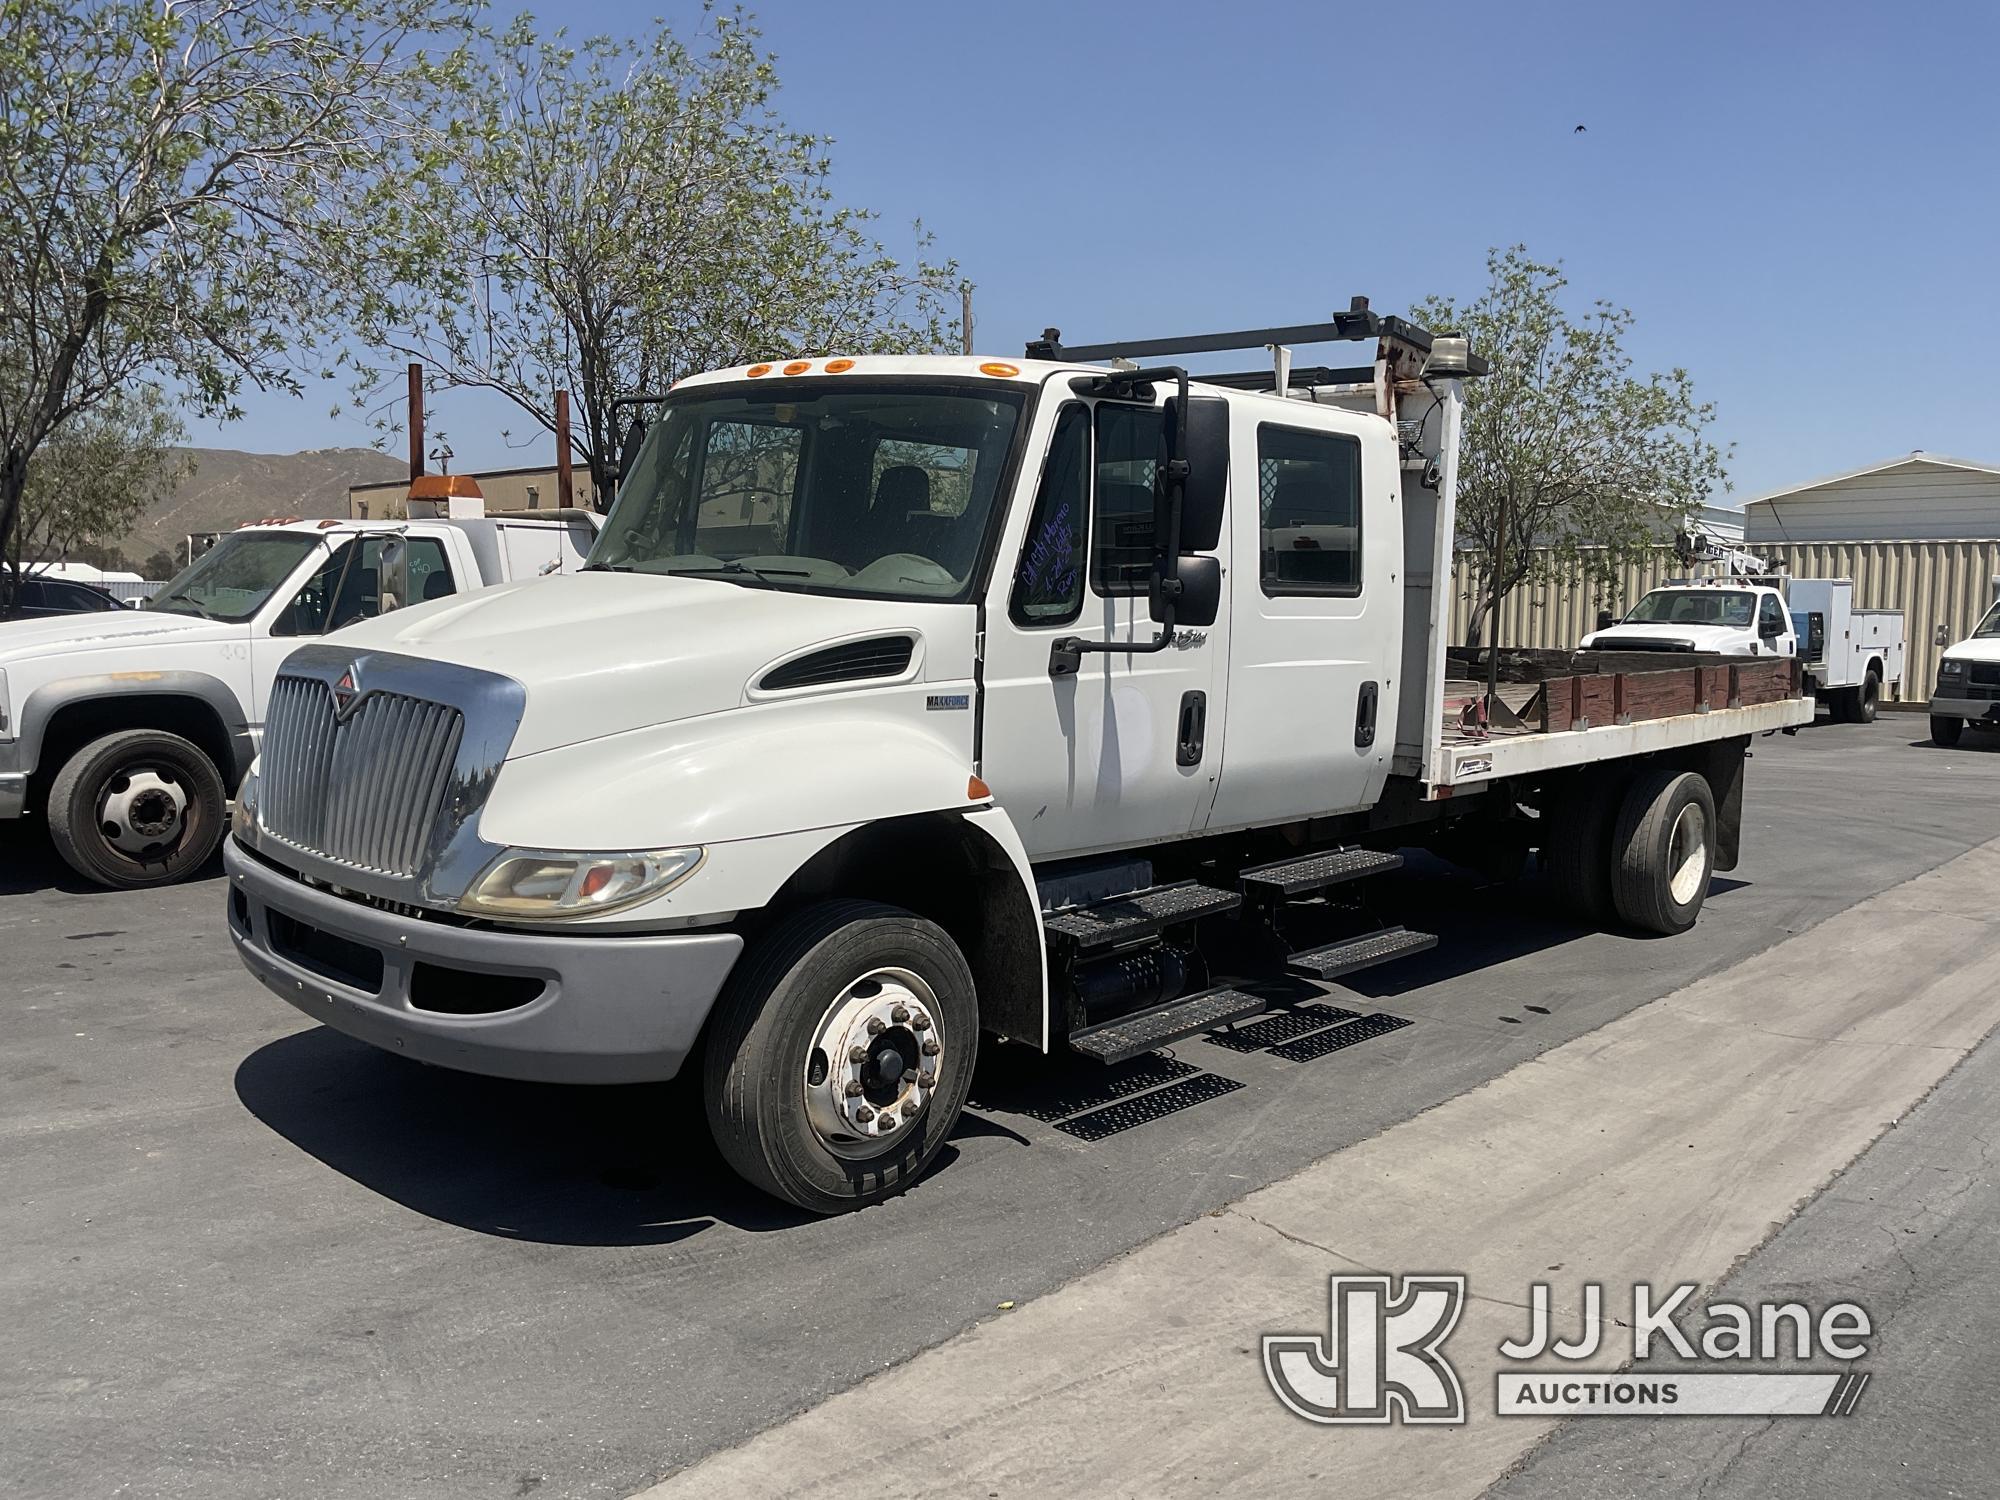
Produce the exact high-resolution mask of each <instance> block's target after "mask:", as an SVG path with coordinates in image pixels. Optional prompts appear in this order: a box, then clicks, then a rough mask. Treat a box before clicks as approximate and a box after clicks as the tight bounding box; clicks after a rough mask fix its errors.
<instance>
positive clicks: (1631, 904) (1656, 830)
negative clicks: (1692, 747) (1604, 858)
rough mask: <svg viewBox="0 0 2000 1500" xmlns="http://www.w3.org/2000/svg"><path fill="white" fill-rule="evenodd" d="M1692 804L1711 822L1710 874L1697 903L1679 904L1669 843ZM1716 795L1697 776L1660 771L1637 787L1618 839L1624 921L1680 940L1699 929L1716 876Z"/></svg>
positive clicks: (1616, 879)
mask: <svg viewBox="0 0 2000 1500" xmlns="http://www.w3.org/2000/svg"><path fill="white" fill-rule="evenodd" d="M1690 800H1692V801H1695V802H1698V803H1699V804H1700V806H1701V809H1702V811H1703V813H1704V814H1705V816H1706V821H1707V835H1706V853H1707V860H1708V872H1707V874H1706V875H1705V876H1704V877H1703V879H1702V883H1701V888H1700V889H1699V890H1697V891H1696V892H1695V896H1694V899H1693V900H1692V901H1690V902H1687V903H1685V904H1682V903H1679V902H1676V901H1675V900H1674V899H1673V895H1672V892H1671V891H1670V890H1669V888H1668V880H1669V878H1670V874H1671V872H1670V871H1669V870H1668V868H1667V866H1668V858H1669V843H1670V841H1671V839H1672V837H1673V827H1674V821H1675V819H1676V818H1677V817H1678V816H1679V814H1680V810H1681V809H1682V808H1683V807H1685V806H1687V805H1688V802H1689V801H1690ZM1715 840H1716V821H1715V793H1714V791H1713V790H1712V789H1711V788H1710V787H1709V784H1708V782H1707V780H1706V779H1705V778H1704V777H1703V776H1702V775H1701V774H1700V773H1699V772H1696V771H1688V770H1682V769H1680V768H1679V767H1675V766H1658V767H1655V768H1653V769H1652V770H1649V771H1645V772H1642V773H1641V774H1640V775H1639V776H1638V778H1637V779H1636V780H1634V781H1633V783H1632V785H1631V788H1630V789H1629V790H1628V791H1627V792H1626V794H1625V800H1624V802H1623V803H1622V804H1621V805H1620V807H1619V809H1618V821H1617V825H1616V827H1615V829H1614V830H1613V833H1612V843H1611V847H1612V857H1613V867H1612V882H1611V892H1612V901H1613V904H1614V905H1615V906H1616V908H1617V911H1618V915H1619V916H1620V917H1622V918H1623V919H1624V920H1625V921H1626V922H1628V923H1630V924H1631V925H1632V926H1634V927H1638V928H1643V929H1644V930H1645V931H1648V932H1656V933H1662V934H1669V935H1671V934H1674V933H1680V932H1686V931H1687V930H1688V929H1689V928H1690V927H1692V926H1694V923H1695V918H1696V917H1697V916H1699V915H1700V913H1701V906H1702V902H1703V901H1704V900H1705V899H1706V897H1707V894H1708V882H1709V880H1711V879H1713V878H1714V875H1715Z"/></svg>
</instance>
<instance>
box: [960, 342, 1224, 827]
mask: <svg viewBox="0 0 2000 1500" xmlns="http://www.w3.org/2000/svg"><path fill="white" fill-rule="evenodd" d="M1163 399H1164V396H1163V395H1162V397H1161V398H1160V399H1159V400H1156V401H1155V402H1154V403H1153V404H1151V405H1140V404H1136V403H1132V402H1119V401H1090V400H1086V399H1084V398H1082V397H1077V396H1073V395H1072V394H1071V393H1070V392H1069V391H1068V390H1067V389H1066V388H1065V387H1064V385H1063V384H1062V383H1061V381H1060V380H1059V381H1058V382H1057V383H1055V384H1053V385H1052V386H1051V387H1050V389H1049V392H1048V394H1047V395H1046V396H1045V397H1044V399H1043V400H1042V401H1041V402H1040V403H1039V407H1038V410H1037V414H1036V420H1035V425H1034V430H1033V432H1032V433H1031V435H1030V442H1029V445H1028V448H1027V450H1026V451H1027V453H1028V455H1029V461H1028V463H1027V464H1025V465H1024V466H1023V472H1022V474H1021V475H1020V477H1019V479H1018V481H1017V483H1016V487H1015V488H1016V499H1015V503H1014V504H1013V505H1012V506H1011V507H1010V510H1009V515H1008V519H1007V524H1006V527H1005V529H1004V531H1003V532H1002V535H1001V543H1000V551H999V561H998V562H997V563H996V565H995V567H994V569H993V573H992V578H991V582H990V586H989V589H988V595H987V605H986V623H985V628H986V646H985V661H984V668H983V689H982V700H983V701H982V719H981V725H980V737H981V749H982V757H981V766H982V771H981V774H982V775H983V776H984V778H985V780H986V782H987V784H988V785H989V786H991V787H992V788H993V794H994V796H995V798H997V799H998V801H999V802H1000V804H1001V806H1002V807H1004V808H1005V809H1006V811H1007V813H1008V815H1009V817H1010V818H1012V820H1013V822H1014V825H1015V827H1016V828H1017V829H1018V830H1019V831H1020V834H1021V838H1022V841H1023V843H1025V844H1026V846H1027V850H1028V854H1029V856H1030V857H1031V858H1034V859H1053V858H1058V857H1061V856H1064V855H1072V854H1085V853H1093V852H1097V851H1100V850H1109V849H1124V848H1130V847H1133V846H1136V845H1143V844H1146V843H1152V842H1158V841H1160V840H1164V839H1171V838H1178V837H1182V836H1185V835H1186V834H1188V833H1189V832H1191V831H1194V830H1195V829H1197V828H1198V827H1199V826H1200V824H1201V822H1202V820H1203V819H1204V818H1205V817H1206V815H1207V809H1208V803H1209V800H1210V798H1211V796H1212V795H1213V792H1214V788H1215V771H1216V757H1215V754H1214V747H1215V744H1216V739H1215V736H1216V733H1217V725H1218V721H1219V719H1220V715H1221V712H1222V704H1221V702H1220V697H1219V689H1220V687H1221V685H1222V684H1221V683H1220V681H1219V674H1218V672H1217V663H1218V662H1219V661H1220V660H1221V657H1222V650H1223V641H1224V640H1225V639H1226V636H1227V624H1226V621H1227V610H1228V605H1227V602H1226V600H1225V603H1224V605H1223V613H1222V615H1221V617H1219V618H1218V621H1217V624H1216V625H1215V626H1214V627H1212V628H1202V629H1189V628H1185V627H1184V628H1182V629H1180V630H1179V631H1177V632H1176V633H1175V637H1174V641H1173V644H1172V645H1171V646H1170V647H1168V649H1166V650H1164V651H1159V652H1155V653H1151V654H1130V653H1123V652H1085V653H1084V655H1083V658H1082V664H1081V666H1080V668H1079V669H1078V670H1077V671H1076V672H1075V673H1074V674H1073V675H1066V676H1060V677H1051V676H1050V674H1049V655H1050V650H1051V648H1052V647H1053V646H1054V644H1055V642H1056V641H1057V640H1059V639H1061V638H1063V637H1065V636H1077V637H1080V638H1082V639H1085V640H1092V641H1121V642H1124V641H1139V642H1144V641H1149V640H1151V639H1153V638H1154V637H1155V636H1156V635H1157V634H1158V633H1159V627H1158V626H1157V625H1155V624H1154V623H1153V620H1152V617H1151V613H1150V608H1149V605H1148V601H1147V586H1148V580H1149V578H1150V576H1151V568H1152V552H1153V525H1154V516H1153V478H1154V468H1155V465H1156V463H1157V455H1158V453H1159V451H1160V440H1161V426H1160V424H1161V410H1162V408H1161V401H1162V400H1163ZM1227 544H1228V538H1227V536H1226V535H1225V537H1224V539H1223V551H1224V557H1223V563H1224V568H1225V570H1226V569H1227V565H1228V559H1227V555H1226V553H1227ZM1226 588H1227V585H1226V584H1225V591H1226Z"/></svg>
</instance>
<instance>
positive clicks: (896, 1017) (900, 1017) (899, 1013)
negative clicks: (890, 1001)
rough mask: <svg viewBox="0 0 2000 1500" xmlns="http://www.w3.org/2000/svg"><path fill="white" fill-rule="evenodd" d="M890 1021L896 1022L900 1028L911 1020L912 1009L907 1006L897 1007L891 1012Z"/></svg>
mask: <svg viewBox="0 0 2000 1500" xmlns="http://www.w3.org/2000/svg"><path fill="white" fill-rule="evenodd" d="M889 1019H890V1020H892V1021H894V1022H895V1023H896V1024H897V1025H898V1026H901V1025H902V1024H903V1023H904V1022H905V1021H907V1020H909V1019H910V1007H909V1006H907V1005H899V1006H897V1007H896V1008H895V1009H894V1010H892V1011H890V1012H889Z"/></svg>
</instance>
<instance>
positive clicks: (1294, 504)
mask: <svg viewBox="0 0 2000 1500" xmlns="http://www.w3.org/2000/svg"><path fill="white" fill-rule="evenodd" d="M1257 504H1258V528H1259V529H1258V541H1259V546H1260V549H1261V551H1262V553H1263V569H1262V571H1263V584H1264V592H1265V593H1266V594H1271V595H1281V594H1330V595H1353V594H1359V593H1360V592H1361V440H1360V439H1359V438H1356V437H1350V436H1348V435H1346V434H1344V433H1337V432H1302V431H1300V430H1298V429H1297V428H1290V427H1259V428H1258V429H1257Z"/></svg>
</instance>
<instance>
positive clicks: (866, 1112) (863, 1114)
mask: <svg viewBox="0 0 2000 1500" xmlns="http://www.w3.org/2000/svg"><path fill="white" fill-rule="evenodd" d="M854 1118H855V1119H857V1120H859V1121H860V1122H861V1123H862V1124H863V1125H866V1124H867V1123H868V1122H869V1121H870V1120H872V1119H874V1118H875V1111H874V1110H872V1109H870V1108H869V1107H868V1106H867V1105H865V1104H864V1105H862V1106H861V1108H859V1109H857V1110H856V1111H855V1112H854Z"/></svg>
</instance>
